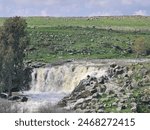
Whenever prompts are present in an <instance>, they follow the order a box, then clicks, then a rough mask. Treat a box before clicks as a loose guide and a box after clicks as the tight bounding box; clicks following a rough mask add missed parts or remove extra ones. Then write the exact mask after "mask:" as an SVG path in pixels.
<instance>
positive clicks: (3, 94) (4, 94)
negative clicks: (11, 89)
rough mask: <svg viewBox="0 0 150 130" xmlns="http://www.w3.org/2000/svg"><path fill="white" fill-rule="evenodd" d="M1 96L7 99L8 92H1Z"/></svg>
mask: <svg viewBox="0 0 150 130" xmlns="http://www.w3.org/2000/svg"><path fill="white" fill-rule="evenodd" d="M0 98H4V99H7V98H8V94H7V93H0Z"/></svg>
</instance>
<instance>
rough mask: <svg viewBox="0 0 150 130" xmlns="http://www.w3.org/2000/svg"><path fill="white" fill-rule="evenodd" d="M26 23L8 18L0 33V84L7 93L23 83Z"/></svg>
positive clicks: (26, 40) (18, 19) (27, 39)
mask: <svg viewBox="0 0 150 130" xmlns="http://www.w3.org/2000/svg"><path fill="white" fill-rule="evenodd" d="M26 29H27V23H26V21H25V20H24V19H23V18H21V17H13V18H8V19H7V20H6V21H5V22H4V25H3V27H2V29H1V33H0V51H1V52H0V59H1V62H0V67H1V69H0V84H1V85H2V86H3V88H4V90H6V91H8V92H9V95H11V90H12V89H13V88H16V89H21V88H22V87H23V83H24V76H23V74H24V63H23V60H24V57H25V50H26V48H27V46H28V44H29V38H28V36H27V30H26Z"/></svg>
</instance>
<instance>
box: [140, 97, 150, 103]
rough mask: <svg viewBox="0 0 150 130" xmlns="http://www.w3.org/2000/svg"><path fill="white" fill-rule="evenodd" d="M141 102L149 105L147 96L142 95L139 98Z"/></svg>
mask: <svg viewBox="0 0 150 130" xmlns="http://www.w3.org/2000/svg"><path fill="white" fill-rule="evenodd" d="M141 101H142V102H143V103H145V104H149V103H150V96H149V95H144V96H142V97H141Z"/></svg>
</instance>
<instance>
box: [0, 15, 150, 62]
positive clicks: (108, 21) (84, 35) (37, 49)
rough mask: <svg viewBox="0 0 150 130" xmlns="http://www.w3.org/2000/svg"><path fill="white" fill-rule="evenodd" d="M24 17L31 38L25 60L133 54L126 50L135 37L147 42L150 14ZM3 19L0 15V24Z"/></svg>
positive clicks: (116, 56) (130, 55)
mask: <svg viewBox="0 0 150 130" xmlns="http://www.w3.org/2000/svg"><path fill="white" fill-rule="evenodd" d="M26 20H27V23H28V31H29V33H30V37H31V45H30V47H29V50H30V51H29V54H28V56H27V59H32V60H33V61H35V60H36V61H44V62H55V61H58V60H60V59H62V60H64V59H72V58H73V59H79V58H80V59H81V58H89V59H92V58H125V57H126V58H127V57H129V58H130V57H135V56H134V54H129V53H127V50H128V49H129V48H130V47H131V45H132V43H133V42H134V40H135V39H136V38H137V37H144V38H145V39H146V40H147V41H148V42H149V41H150V38H149V34H150V17H141V16H138V17H137V16H136V17H93V18H51V17H28V18H26ZM3 21H4V18H0V25H2V23H3ZM110 28H111V29H113V30H114V31H113V30H110ZM105 29H107V30H105ZM113 46H119V47H120V48H121V49H122V50H119V49H115V48H113Z"/></svg>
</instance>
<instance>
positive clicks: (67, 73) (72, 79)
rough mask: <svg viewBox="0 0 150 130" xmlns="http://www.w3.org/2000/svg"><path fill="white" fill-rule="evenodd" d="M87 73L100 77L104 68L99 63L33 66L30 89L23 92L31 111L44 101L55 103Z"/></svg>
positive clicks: (69, 91)
mask: <svg viewBox="0 0 150 130" xmlns="http://www.w3.org/2000/svg"><path fill="white" fill-rule="evenodd" d="M87 75H91V76H95V77H101V76H102V75H106V69H105V68H103V67H101V65H90V64H64V65H61V66H52V67H47V68H35V69H34V70H33V72H32V82H31V86H30V87H31V90H30V91H28V92H25V93H24V94H26V95H28V97H29V101H28V102H27V103H26V107H27V108H28V107H29V109H31V111H36V109H37V108H38V107H40V106H42V105H45V104H46V103H51V104H55V103H57V102H58V101H59V100H60V99H62V98H63V97H64V96H65V95H67V94H69V93H71V92H72V91H73V90H74V88H75V87H76V86H77V85H78V84H79V83H80V81H81V80H82V79H85V78H86V77H87Z"/></svg>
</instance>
